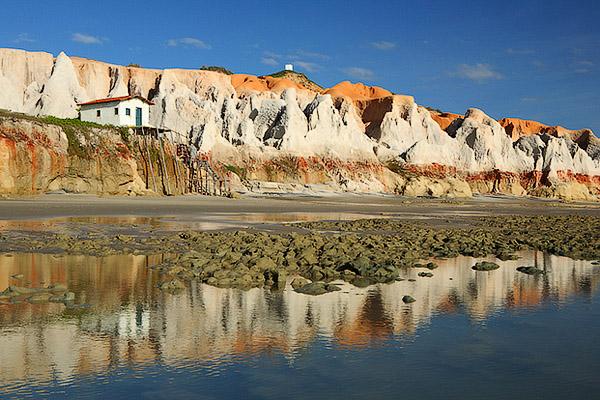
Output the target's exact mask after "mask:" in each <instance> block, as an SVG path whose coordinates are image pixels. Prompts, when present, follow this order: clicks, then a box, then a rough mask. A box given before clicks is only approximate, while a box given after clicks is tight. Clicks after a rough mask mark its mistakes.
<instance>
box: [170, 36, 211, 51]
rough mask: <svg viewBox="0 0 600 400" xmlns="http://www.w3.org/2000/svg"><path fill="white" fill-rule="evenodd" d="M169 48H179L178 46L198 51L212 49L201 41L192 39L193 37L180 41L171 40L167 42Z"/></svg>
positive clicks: (180, 39) (179, 39)
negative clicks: (193, 48)
mask: <svg viewBox="0 0 600 400" xmlns="http://www.w3.org/2000/svg"><path fill="white" fill-rule="evenodd" d="M167 46H171V47H177V46H185V47H195V48H197V49H210V45H209V44H208V43H206V42H204V41H202V40H200V39H196V38H192V37H184V38H178V39H169V40H167Z"/></svg>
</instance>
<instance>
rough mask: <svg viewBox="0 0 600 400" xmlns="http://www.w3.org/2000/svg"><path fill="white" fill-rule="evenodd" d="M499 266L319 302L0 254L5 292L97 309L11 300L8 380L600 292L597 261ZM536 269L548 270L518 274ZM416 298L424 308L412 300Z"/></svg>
mask: <svg viewBox="0 0 600 400" xmlns="http://www.w3.org/2000/svg"><path fill="white" fill-rule="evenodd" d="M521 255H522V258H521V259H520V260H517V261H507V262H501V264H502V268H501V269H499V270H496V271H493V272H491V273H478V272H474V271H472V270H471V269H470V266H471V265H473V264H474V262H475V260H474V259H471V258H467V257H459V258H456V259H451V260H444V261H439V262H438V264H439V265H440V268H438V269H436V270H435V271H434V277H432V278H417V277H416V274H417V273H418V272H419V271H418V270H409V271H407V272H406V278H416V281H415V282H410V281H408V280H405V281H401V282H396V283H394V284H389V285H377V286H372V287H369V288H366V289H359V288H354V287H352V286H350V285H344V286H343V290H342V291H341V292H335V293H331V294H327V295H324V296H320V297H310V296H304V295H299V294H296V293H294V292H293V291H291V290H290V289H289V288H288V289H287V290H285V291H283V292H278V293H271V292H268V291H265V290H262V289H252V290H249V291H245V292H242V291H237V290H228V289H218V288H214V287H210V286H206V285H201V284H193V285H192V287H191V290H189V291H186V292H185V293H183V294H181V295H178V296H172V295H169V294H165V293H162V292H160V291H158V290H156V289H155V287H156V283H157V281H158V276H157V275H156V273H155V272H154V271H153V270H152V269H150V268H148V266H149V265H152V264H156V263H158V262H160V258H161V257H160V256H152V257H146V256H133V255H130V256H109V257H104V258H95V257H86V256H53V255H39V254H33V255H32V254H29V255H14V256H7V255H5V256H0V288H1V289H3V288H5V287H7V286H8V285H9V284H14V283H15V282H14V281H13V280H12V278H10V276H12V275H14V274H19V273H22V274H24V275H25V277H26V279H28V280H31V281H32V282H33V286H36V285H39V284H40V282H44V283H50V282H63V283H66V284H67V285H68V286H69V287H70V289H71V290H72V291H74V292H75V293H76V295H77V298H78V301H81V302H85V303H89V304H91V305H92V307H91V309H90V310H89V311H87V312H85V313H82V314H69V313H67V312H66V311H65V309H64V306H63V305H60V304H42V305H29V304H19V305H11V306H0V354H2V368H1V369H0V385H3V386H8V385H12V384H18V382H23V381H26V380H27V381H36V382H46V381H50V380H53V379H57V380H59V381H68V380H70V379H72V378H73V377H75V376H78V375H85V374H95V373H102V372H105V371H107V370H108V369H111V368H114V367H118V366H123V365H127V366H134V367H143V366H145V365H149V364H153V363H156V362H160V363H163V364H166V365H177V364H180V363H186V362H192V361H193V362H196V363H201V364H207V365H208V364H210V365H213V366H214V365H219V364H220V363H226V362H228V361H229V360H230V359H231V358H232V357H236V356H238V355H246V356H247V355H249V354H250V355H251V354H254V353H261V352H273V351H275V352H279V353H283V354H284V355H285V356H286V357H288V358H290V359H293V358H294V357H296V356H297V354H298V352H299V351H300V350H302V349H303V348H305V347H307V346H308V345H309V344H310V343H311V342H313V341H315V340H327V341H331V342H332V343H333V344H337V345H339V346H351V347H356V346H365V345H372V344H376V343H380V342H381V341H385V340H387V339H390V338H393V337H397V336H402V335H412V334H413V333H415V331H416V330H417V329H418V327H419V326H421V325H424V324H425V325H426V324H429V323H431V321H432V319H433V317H434V316H435V315H436V314H440V313H458V312H462V313H466V314H468V315H469V316H470V317H471V318H472V319H473V320H474V321H483V320H485V319H486V318H488V317H489V316H490V315H491V314H493V313H496V312H498V311H501V310H505V309H512V308H521V307H535V306H537V305H538V304H540V303H542V302H544V301H552V302H556V303H560V302H563V301H565V300H566V299H567V298H568V297H569V296H571V295H574V294H579V295H584V296H591V295H592V294H593V293H594V292H595V291H596V290H597V288H598V285H599V282H600V273H599V272H598V269H597V267H594V266H592V265H591V264H590V263H589V262H583V261H574V260H570V259H568V258H563V257H555V256H548V255H544V254H542V253H539V252H526V253H522V254H521ZM520 265H536V266H538V267H539V268H543V269H546V270H547V271H548V274H546V275H543V276H538V277H530V276H527V275H524V274H521V273H519V272H516V267H518V266H520ZM406 294H409V295H411V296H413V297H414V298H416V299H417V302H416V303H413V304H411V305H406V304H404V303H403V302H402V296H404V295H406Z"/></svg>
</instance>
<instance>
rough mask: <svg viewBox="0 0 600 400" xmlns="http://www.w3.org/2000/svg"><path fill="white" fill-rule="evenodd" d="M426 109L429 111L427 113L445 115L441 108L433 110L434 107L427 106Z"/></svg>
mask: <svg viewBox="0 0 600 400" xmlns="http://www.w3.org/2000/svg"><path fill="white" fill-rule="evenodd" d="M425 108H426V109H427V111H431V112H434V113H437V114H443V113H444V112H443V111H442V110H440V109H439V108H433V107H427V106H425Z"/></svg>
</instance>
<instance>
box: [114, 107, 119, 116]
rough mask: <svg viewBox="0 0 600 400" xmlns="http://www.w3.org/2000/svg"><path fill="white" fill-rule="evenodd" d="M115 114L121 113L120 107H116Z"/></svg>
mask: <svg viewBox="0 0 600 400" xmlns="http://www.w3.org/2000/svg"><path fill="white" fill-rule="evenodd" d="M115 115H119V107H115Z"/></svg>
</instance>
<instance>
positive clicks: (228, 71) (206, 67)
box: [200, 65, 233, 75]
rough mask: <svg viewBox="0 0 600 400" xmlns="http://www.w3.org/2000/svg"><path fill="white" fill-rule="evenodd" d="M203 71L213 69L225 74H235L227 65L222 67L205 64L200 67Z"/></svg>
mask: <svg viewBox="0 0 600 400" xmlns="http://www.w3.org/2000/svg"><path fill="white" fill-rule="evenodd" d="M200 70H201V71H213V72H219V73H221V74H225V75H233V72H231V71H230V70H228V69H227V68H225V67H220V66H218V65H203V66H201V67H200Z"/></svg>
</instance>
